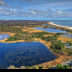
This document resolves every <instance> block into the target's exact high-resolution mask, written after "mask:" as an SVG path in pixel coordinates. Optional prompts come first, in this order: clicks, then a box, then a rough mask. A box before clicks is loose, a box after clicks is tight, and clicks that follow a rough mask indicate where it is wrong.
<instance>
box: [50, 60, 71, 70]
mask: <svg viewBox="0 0 72 72" xmlns="http://www.w3.org/2000/svg"><path fill="white" fill-rule="evenodd" d="M70 63H72V60H69V61H66V62H64V63H61V64H62V65H70ZM49 69H56V66H54V67H51V68H49Z"/></svg>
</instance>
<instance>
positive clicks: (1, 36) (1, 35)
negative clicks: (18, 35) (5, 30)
mask: <svg viewBox="0 0 72 72" xmlns="http://www.w3.org/2000/svg"><path fill="white" fill-rule="evenodd" d="M9 37H10V36H9V35H7V34H0V40H3V39H6V38H9Z"/></svg>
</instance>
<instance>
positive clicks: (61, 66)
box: [56, 64, 70, 69]
mask: <svg viewBox="0 0 72 72" xmlns="http://www.w3.org/2000/svg"><path fill="white" fill-rule="evenodd" d="M69 68H70V65H64V66H63V65H62V64H58V65H57V66H56V69H69Z"/></svg>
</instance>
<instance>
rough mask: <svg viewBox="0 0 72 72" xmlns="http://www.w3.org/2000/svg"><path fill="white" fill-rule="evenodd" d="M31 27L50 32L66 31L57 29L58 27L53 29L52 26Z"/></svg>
mask: <svg viewBox="0 0 72 72" xmlns="http://www.w3.org/2000/svg"><path fill="white" fill-rule="evenodd" d="M33 29H37V30H43V31H47V32H52V33H67V32H66V31H62V30H58V29H53V28H45V29H44V28H42V27H37V28H33Z"/></svg>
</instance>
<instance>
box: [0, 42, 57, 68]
mask: <svg viewBox="0 0 72 72" xmlns="http://www.w3.org/2000/svg"><path fill="white" fill-rule="evenodd" d="M54 59H56V56H55V55H54V54H53V53H51V52H50V50H48V49H47V47H46V46H45V45H43V44H42V43H40V42H30V43H24V42H21V43H11V44H8V43H0V69H2V68H3V69H4V68H7V67H9V66H10V65H14V66H15V67H20V66H32V65H37V64H40V63H44V62H48V61H51V60H54Z"/></svg>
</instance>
